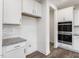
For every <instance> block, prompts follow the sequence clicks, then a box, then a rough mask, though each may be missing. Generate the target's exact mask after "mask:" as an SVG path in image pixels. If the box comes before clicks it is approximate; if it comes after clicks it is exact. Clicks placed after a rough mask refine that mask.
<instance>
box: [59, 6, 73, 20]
mask: <svg viewBox="0 0 79 59" xmlns="http://www.w3.org/2000/svg"><path fill="white" fill-rule="evenodd" d="M72 20H73V7H68V8H64V9H60V10H59V11H58V21H72Z"/></svg>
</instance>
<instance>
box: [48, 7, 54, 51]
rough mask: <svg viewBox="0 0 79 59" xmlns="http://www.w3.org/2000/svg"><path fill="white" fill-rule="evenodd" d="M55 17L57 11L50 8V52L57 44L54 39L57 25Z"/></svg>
mask: <svg viewBox="0 0 79 59" xmlns="http://www.w3.org/2000/svg"><path fill="white" fill-rule="evenodd" d="M54 15H55V10H54V9H53V8H52V7H50V8H49V16H50V17H49V20H50V23H49V24H50V40H49V44H50V51H51V50H52V49H53V48H54V44H55V41H54V40H55V39H54V37H55V36H54V34H55V32H54V26H55V24H54V22H55V21H54V19H55V18H54Z"/></svg>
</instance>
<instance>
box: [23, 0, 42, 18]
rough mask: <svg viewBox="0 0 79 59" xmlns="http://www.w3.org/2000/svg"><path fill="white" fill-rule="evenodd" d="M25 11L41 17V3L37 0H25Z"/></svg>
mask: <svg viewBox="0 0 79 59" xmlns="http://www.w3.org/2000/svg"><path fill="white" fill-rule="evenodd" d="M23 13H25V14H27V15H32V16H36V17H41V3H39V2H38V1H36V0H23Z"/></svg>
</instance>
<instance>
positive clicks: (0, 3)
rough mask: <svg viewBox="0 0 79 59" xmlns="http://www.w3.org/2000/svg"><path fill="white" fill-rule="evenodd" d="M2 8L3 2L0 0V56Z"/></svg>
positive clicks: (0, 50)
mask: <svg viewBox="0 0 79 59" xmlns="http://www.w3.org/2000/svg"><path fill="white" fill-rule="evenodd" d="M2 8H3V0H0V56H1V55H2V13H3V12H2Z"/></svg>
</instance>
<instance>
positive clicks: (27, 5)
mask: <svg viewBox="0 0 79 59" xmlns="http://www.w3.org/2000/svg"><path fill="white" fill-rule="evenodd" d="M32 10H33V0H23V13H29V14H32Z"/></svg>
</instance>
